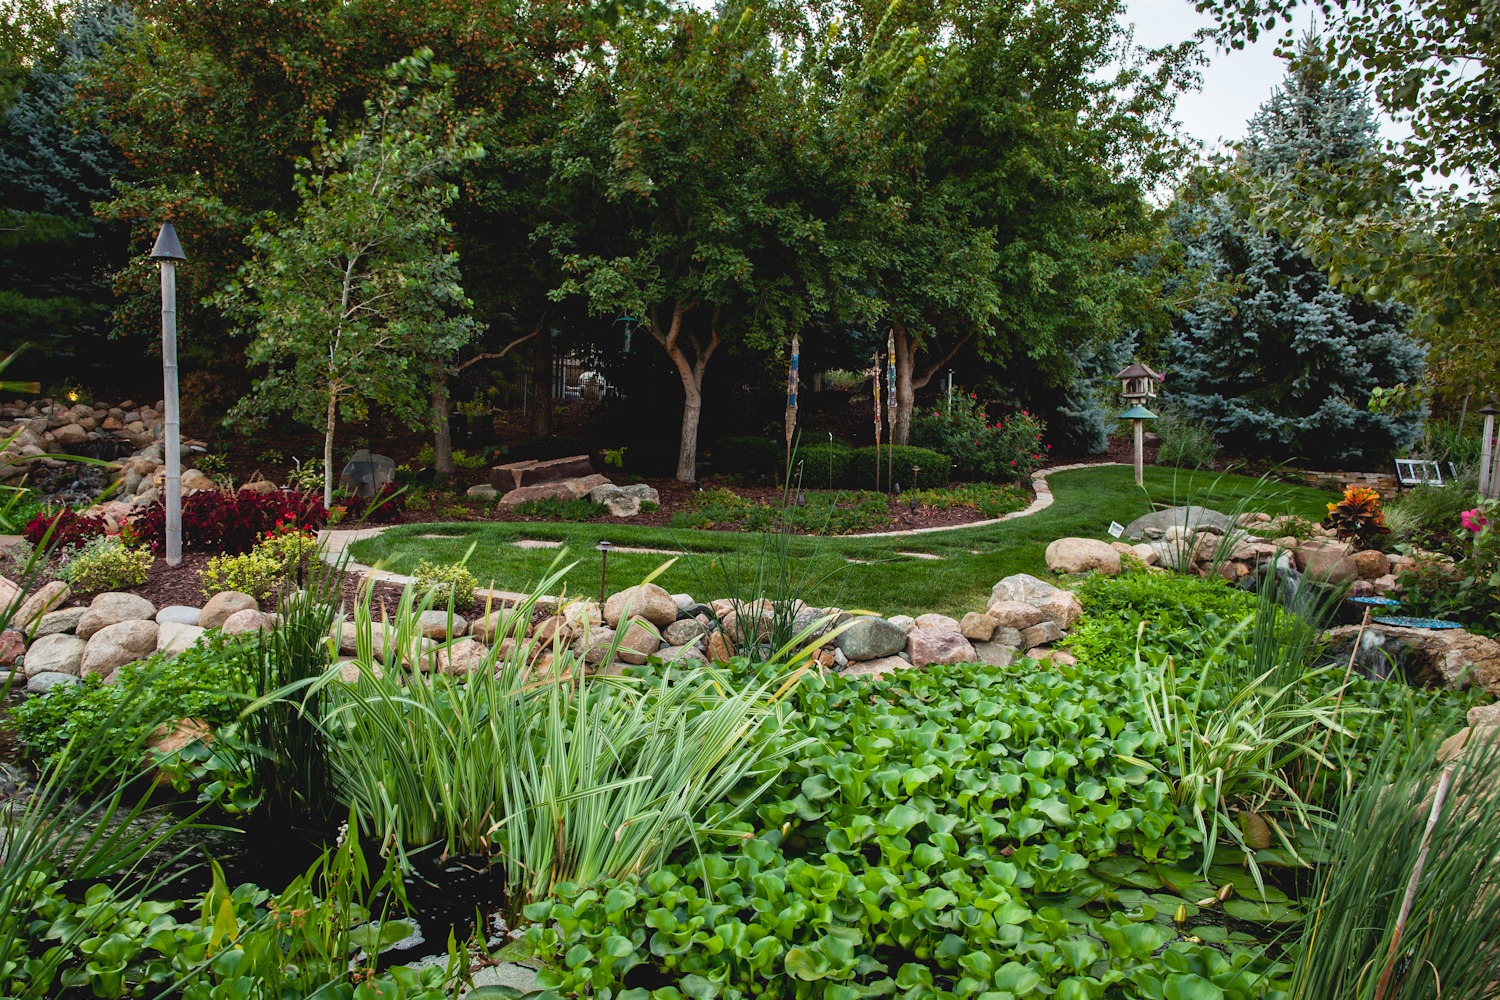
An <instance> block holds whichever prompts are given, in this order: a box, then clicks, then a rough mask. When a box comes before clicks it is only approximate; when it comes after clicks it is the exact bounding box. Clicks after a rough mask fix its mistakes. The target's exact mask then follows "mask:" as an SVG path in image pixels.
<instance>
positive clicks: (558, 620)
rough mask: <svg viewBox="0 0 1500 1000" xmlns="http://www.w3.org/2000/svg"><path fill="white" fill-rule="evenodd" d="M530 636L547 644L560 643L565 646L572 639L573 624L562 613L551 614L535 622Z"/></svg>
mask: <svg viewBox="0 0 1500 1000" xmlns="http://www.w3.org/2000/svg"><path fill="white" fill-rule="evenodd" d="M531 637H532V638H533V639H535V640H536V641H537V642H540V643H546V644H547V645H551V644H553V643H561V644H562V645H564V646H566V645H567V644H569V643H570V642H572V641H573V625H572V623H571V622H569V621H568V619H567V618H565V617H564V616H562V615H551V616H549V617H547V618H543V619H542V620H541V621H540V622H538V623H537V624H536V627H535V628H533V629H532V630H531Z"/></svg>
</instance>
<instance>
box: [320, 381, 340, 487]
mask: <svg viewBox="0 0 1500 1000" xmlns="http://www.w3.org/2000/svg"><path fill="white" fill-rule="evenodd" d="M338 406H339V396H338V393H337V392H329V393H328V423H327V425H326V426H325V428H324V430H323V506H324V507H332V506H333V428H334V423H335V421H337V419H338V413H339V411H338Z"/></svg>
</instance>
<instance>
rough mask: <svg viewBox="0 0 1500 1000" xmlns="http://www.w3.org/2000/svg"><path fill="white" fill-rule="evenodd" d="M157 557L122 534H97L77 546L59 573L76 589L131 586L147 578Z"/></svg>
mask: <svg viewBox="0 0 1500 1000" xmlns="http://www.w3.org/2000/svg"><path fill="white" fill-rule="evenodd" d="M153 561H154V558H153V556H152V555H151V552H150V550H149V549H143V548H132V547H131V546H128V545H126V544H125V543H124V542H122V541H120V539H118V538H112V537H110V536H109V535H96V536H95V537H93V538H90V539H89V540H88V541H87V542H85V543H84V544H83V546H82V547H81V548H78V549H75V550H73V552H72V554H71V555H70V556H68V557H67V559H66V560H65V561H64V562H63V565H62V569H61V570H60V571H59V573H58V575H59V576H61V577H62V578H63V579H64V580H66V581H67V582H68V584H69V585H71V586H72V587H73V589H75V590H80V591H86V592H89V593H97V592H99V591H103V590H127V589H129V588H131V587H139V586H140V585H141V584H143V583H145V582H146V575H147V574H148V573H150V571H151V563H152V562H153Z"/></svg>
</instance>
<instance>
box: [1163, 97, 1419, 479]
mask: <svg viewBox="0 0 1500 1000" xmlns="http://www.w3.org/2000/svg"><path fill="white" fill-rule="evenodd" d="M1379 156H1380V154H1379V151H1378V146H1377V139H1376V127H1375V120H1374V114H1373V112H1372V110H1371V108H1370V105H1369V103H1368V101H1367V99H1366V98H1365V97H1364V95H1363V94H1361V93H1359V92H1357V91H1354V90H1351V89H1349V88H1348V87H1346V86H1344V85H1342V83H1341V82H1339V81H1337V80H1335V79H1333V78H1330V77H1329V76H1327V75H1326V74H1320V73H1319V72H1317V70H1316V68H1315V67H1307V68H1303V69H1300V70H1298V71H1297V72H1295V73H1293V75H1291V76H1290V77H1289V78H1288V79H1287V81H1286V83H1285V84H1284V85H1283V86H1282V88H1281V89H1280V90H1279V91H1278V92H1277V93H1276V94H1275V95H1274V96H1273V97H1272V98H1271V99H1270V100H1269V101H1268V102H1267V103H1266V104H1264V105H1263V106H1262V107H1261V109H1260V111H1259V112H1258V113H1257V114H1256V116H1255V117H1254V118H1253V119H1252V120H1251V122H1250V129H1249V135H1248V138H1247V140H1246V143H1245V147H1244V150H1243V153H1242V155H1241V157H1240V160H1239V162H1238V164H1237V165H1236V170H1237V171H1240V172H1241V173H1242V174H1243V175H1244V176H1246V177H1248V178H1250V179H1251V180H1252V181H1253V180H1254V179H1256V178H1263V177H1266V176H1269V175H1271V174H1274V173H1276V172H1278V171H1281V170H1284V169H1286V168H1287V167H1288V166H1289V165H1293V164H1300V165H1303V166H1305V165H1307V164H1339V163H1349V162H1353V161H1357V160H1364V161H1367V162H1373V161H1375V160H1378V158H1379ZM1170 226H1171V230H1172V234H1173V236H1174V237H1175V238H1176V239H1177V240H1179V241H1180V242H1181V243H1182V245H1183V248H1184V257H1185V261H1184V263H1185V265H1186V267H1185V270H1186V272H1187V273H1190V274H1194V276H1195V279H1194V280H1197V281H1198V282H1199V283H1200V286H1199V287H1200V290H1201V291H1202V292H1204V294H1200V295H1198V296H1197V297H1195V298H1194V299H1193V300H1192V301H1191V304H1190V305H1189V306H1188V307H1187V308H1185V309H1184V310H1183V312H1182V314H1181V316H1180V317H1179V319H1178V320H1177V322H1176V323H1175V324H1174V330H1173V333H1172V335H1171V336H1170V337H1169V339H1168V342H1167V353H1168V357H1169V361H1170V370H1169V380H1168V382H1167V390H1168V391H1169V392H1170V394H1171V398H1172V401H1173V402H1174V403H1175V404H1177V405H1179V406H1181V407H1182V408H1183V409H1185V410H1187V412H1188V413H1190V414H1191V415H1193V416H1194V417H1197V418H1199V419H1201V420H1204V421H1206V422H1208V423H1209V424H1210V425H1212V427H1213V429H1214V433H1215V435H1216V436H1217V437H1218V438H1219V439H1220V440H1221V441H1222V442H1223V443H1224V444H1225V445H1226V446H1227V447H1228V448H1230V449H1231V450H1234V451H1237V452H1239V453H1241V454H1246V455H1266V456H1271V457H1276V458H1295V459H1302V460H1306V461H1311V462H1315V463H1327V462H1333V463H1358V462H1364V463H1370V462H1375V461H1379V460H1382V459H1384V458H1386V457H1388V456H1389V455H1391V453H1392V452H1394V451H1396V450H1397V449H1399V448H1401V447H1402V446H1404V445H1408V444H1410V443H1411V442H1412V440H1414V438H1415V436H1416V433H1417V430H1418V426H1419V423H1420V418H1421V415H1420V414H1419V413H1405V414H1394V413H1371V412H1369V410H1368V408H1367V407H1366V401H1367V400H1368V399H1369V396H1370V391H1371V390H1372V389H1374V388H1375V387H1377V386H1382V385H1394V384H1396V383H1398V382H1403V381H1408V382H1409V381H1412V380H1415V379H1416V378H1418V377H1419V376H1420V375H1421V372H1422V370H1423V368H1424V364H1425V360H1424V350H1423V348H1422V346H1421V345H1420V344H1419V343H1418V342H1417V341H1416V340H1415V339H1414V338H1413V337H1412V336H1411V335H1410V333H1409V332H1408V327H1409V324H1410V320H1411V314H1410V310H1408V309H1407V308H1405V307H1404V306H1401V305H1398V304H1396V303H1393V302H1370V301H1367V300H1365V299H1364V298H1362V297H1359V296H1357V295H1348V294H1344V293H1342V292H1340V291H1338V290H1337V289H1336V288H1335V287H1334V286H1333V285H1332V284H1331V283H1330V281H1329V278H1328V275H1327V274H1326V273H1324V272H1323V271H1322V270H1320V269H1319V268H1318V266H1317V265H1316V264H1315V263H1314V261H1313V260H1312V259H1311V258H1310V257H1309V256H1308V255H1307V254H1305V253H1304V252H1302V251H1301V250H1299V249H1298V248H1297V247H1296V246H1294V245H1293V244H1292V243H1291V242H1290V241H1289V240H1288V239H1286V238H1285V237H1283V236H1282V235H1281V234H1280V233H1278V232H1276V231H1275V230H1274V229H1271V228H1269V227H1265V226H1264V225H1263V224H1262V223H1261V220H1258V219H1256V218H1255V217H1254V215H1253V214H1252V212H1251V211H1250V210H1248V209H1246V208H1244V207H1243V203H1242V202H1241V201H1240V200H1238V199H1235V198H1232V197H1231V196H1230V195H1229V194H1226V193H1225V192H1223V191H1217V192H1214V191H1205V190H1204V189H1203V187H1202V186H1197V187H1190V188H1189V189H1188V190H1186V191H1184V192H1183V193H1182V194H1180V195H1179V198H1178V201H1177V203H1176V205H1174V208H1173V212H1172V216H1171V221H1170ZM1225 284H1228V285H1229V286H1230V287H1231V289H1232V291H1231V292H1230V293H1229V294H1228V295H1224V294H1221V293H1217V294H1209V293H1208V292H1209V289H1210V288H1215V289H1217V290H1218V291H1219V292H1221V291H1222V288H1223V287H1224V285H1225Z"/></svg>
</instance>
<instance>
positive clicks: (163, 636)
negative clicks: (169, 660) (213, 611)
mask: <svg viewBox="0 0 1500 1000" xmlns="http://www.w3.org/2000/svg"><path fill="white" fill-rule="evenodd" d="M207 631H208V630H207V629H204V628H199V627H198V626H197V625H189V624H187V623H186V622H174V621H165V622H161V623H159V624H158V625H157V629H156V651H157V652H158V653H163V654H165V655H167V656H176V655H177V654H178V653H180V652H182V651H183V650H185V649H187V648H188V647H190V646H195V645H197V643H198V640H199V639H202V638H203V635H204V633H205V632H207Z"/></svg>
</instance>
